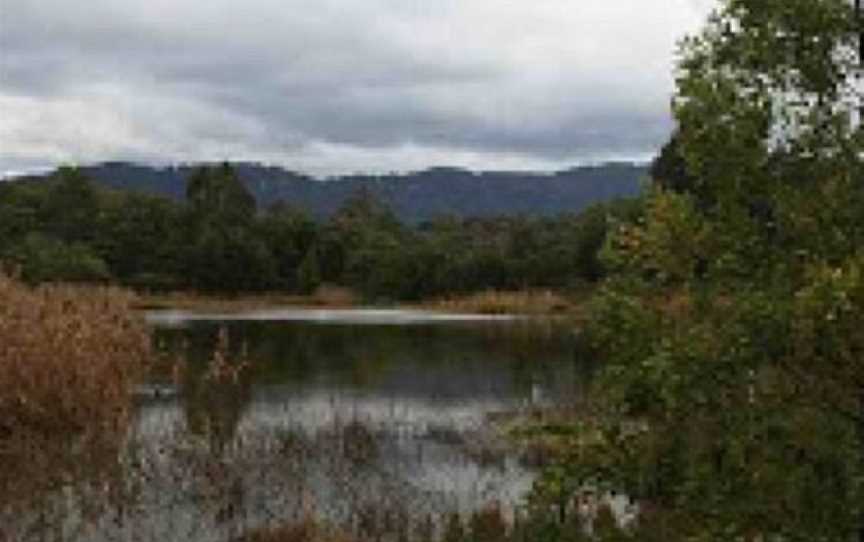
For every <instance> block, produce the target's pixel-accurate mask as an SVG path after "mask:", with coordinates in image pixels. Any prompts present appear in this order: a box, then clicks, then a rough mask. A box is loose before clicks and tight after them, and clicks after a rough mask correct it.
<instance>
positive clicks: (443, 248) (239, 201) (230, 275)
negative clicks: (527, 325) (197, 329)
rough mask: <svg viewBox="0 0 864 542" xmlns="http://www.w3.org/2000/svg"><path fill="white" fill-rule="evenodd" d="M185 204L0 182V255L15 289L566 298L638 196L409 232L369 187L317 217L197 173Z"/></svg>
mask: <svg viewBox="0 0 864 542" xmlns="http://www.w3.org/2000/svg"><path fill="white" fill-rule="evenodd" d="M185 196H186V197H185V199H184V201H176V200H173V199H170V198H166V197H162V196H156V195H148V194H142V193H137V192H129V191H120V190H112V189H109V188H104V187H102V186H100V185H98V184H96V183H94V182H92V181H91V180H90V179H89V178H88V177H87V176H86V175H85V174H84V173H83V172H82V171H81V170H79V169H76V168H61V169H59V170H58V171H57V172H56V173H55V174H53V175H52V176H51V177H50V178H49V179H47V180H31V181H18V182H10V183H5V184H4V185H2V186H0V202H2V205H0V260H2V261H3V263H4V265H5V266H6V267H12V268H14V269H16V270H17V272H19V273H20V274H21V276H22V278H24V279H25V280H27V281H29V282H32V283H38V282H44V281H60V280H62V281H91V282H93V281H95V282H116V283H120V284H123V285H127V286H131V287H135V288H141V289H148V290H169V289H194V290H199V291H205V292H252V291H265V290H270V291H284V292H292V293H310V292H312V291H314V290H315V289H316V288H317V287H318V286H319V285H321V284H323V283H327V284H334V285H339V286H345V287H348V288H351V289H353V290H355V291H356V292H358V293H359V294H361V295H363V296H364V297H365V298H367V299H369V300H397V299H420V298H426V297H430V296H438V295H446V294H455V293H464V292H470V291H475V290H481V289H523V288H556V289H566V288H570V287H575V286H579V285H581V284H584V283H592V282H595V281H597V280H599V279H600V278H601V277H602V276H603V274H604V272H605V271H604V267H603V265H602V264H601V263H600V261H599V260H598V257H597V253H598V250H599V248H600V247H601V246H602V244H603V241H604V238H605V235H606V231H607V229H608V225H609V224H610V223H612V222H614V221H615V220H626V219H628V217H632V216H635V214H636V213H638V205H637V204H636V202H635V200H630V199H620V200H615V201H611V202H607V203H603V204H597V205H594V206H593V207H590V208H589V209H587V210H585V211H584V212H581V213H579V214H575V213H574V214H563V215H559V216H556V217H529V216H500V217H491V218H490V217H484V218H460V217H453V216H449V217H448V216H442V217H439V218H436V219H434V220H429V221H425V222H422V223H420V224H406V223H404V222H402V221H400V220H399V219H398V218H397V217H396V215H395V214H394V213H393V211H392V210H391V209H390V208H389V207H388V206H387V205H386V204H385V203H383V202H382V200H381V199H379V198H378V197H376V196H375V195H373V194H372V193H371V192H370V191H368V190H359V191H357V192H356V193H354V194H353V195H352V196H351V197H350V198H348V200H346V201H345V203H344V204H343V205H342V206H341V207H340V208H339V209H338V210H337V211H336V212H335V213H334V214H333V215H332V216H330V217H329V218H327V219H322V220H314V219H313V218H311V217H310V215H309V214H307V212H306V211H305V210H304V209H300V208H297V207H296V206H293V205H291V203H290V202H284V201H280V202H277V203H276V204H273V205H270V206H268V207H266V208H263V209H261V208H259V207H258V205H257V204H256V200H255V198H254V197H253V196H252V194H251V193H250V192H249V190H248V189H247V188H246V187H245V186H244V184H243V182H241V179H240V178H239V176H238V173H237V171H236V170H235V168H234V167H233V166H232V165H230V164H227V163H226V164H222V165H215V166H214V165H211V166H202V167H200V168H198V169H196V170H193V171H192V173H191V175H190V176H189V178H188V179H187V182H186V187H185Z"/></svg>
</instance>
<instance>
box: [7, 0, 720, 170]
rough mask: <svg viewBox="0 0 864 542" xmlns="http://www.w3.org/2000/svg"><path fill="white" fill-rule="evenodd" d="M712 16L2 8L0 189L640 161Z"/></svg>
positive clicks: (385, 6)
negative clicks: (47, 177) (241, 170)
mask: <svg viewBox="0 0 864 542" xmlns="http://www.w3.org/2000/svg"><path fill="white" fill-rule="evenodd" d="M711 5H712V3H711V1H710V0H242V1H241V0H87V1H86V2H82V1H79V0H0V174H3V173H7V174H8V173H10V172H21V171H30V170H34V169H40V168H50V167H53V166H56V165H59V164H86V163H94V162H100V161H108V160H128V161H138V162H145V163H152V164H170V163H178V162H197V161H214V160H232V161H234V160H236V161H240V160H242V161H260V162H264V163H267V164H272V165H280V166H284V167H287V168H289V169H294V170H299V171H304V172H308V173H311V174H314V175H319V176H329V175H338V174H344V173H352V172H389V171H408V170H417V169H421V168H424V167H428V166H431V165H452V166H461V167H467V168H471V169H493V170H515V169H534V170H552V169H559V168H566V167H571V166H575V165H580V164H585V163H596V162H599V161H605V160H637V161H642V160H648V159H650V158H651V157H652V156H653V155H654V154H655V153H656V151H657V149H658V148H659V147H660V146H661V145H662V143H663V142H664V141H665V139H666V138H667V137H668V134H669V132H670V130H671V127H672V121H671V118H670V114H669V102H670V98H671V95H672V92H673V90H674V82H673V70H674V66H675V55H676V46H677V43H678V42H679V40H680V39H681V38H682V37H684V36H685V35H687V34H690V33H694V32H696V31H698V29H699V27H700V26H701V24H702V23H703V22H704V20H705V17H706V15H707V13H708V11H709V9H710V8H711Z"/></svg>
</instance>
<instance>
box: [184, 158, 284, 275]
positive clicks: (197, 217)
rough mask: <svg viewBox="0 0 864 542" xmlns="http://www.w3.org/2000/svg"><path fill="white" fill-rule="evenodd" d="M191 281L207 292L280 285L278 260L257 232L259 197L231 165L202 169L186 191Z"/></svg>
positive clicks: (187, 252) (189, 183) (186, 253)
mask: <svg viewBox="0 0 864 542" xmlns="http://www.w3.org/2000/svg"><path fill="white" fill-rule="evenodd" d="M186 197H187V205H188V215H187V224H188V226H187V228H188V236H189V240H188V247H187V249H186V251H185V254H184V256H185V260H186V267H187V275H188V280H190V282H191V285H192V286H194V287H197V288H201V289H203V290H216V291H219V290H221V291H244V290H262V289H266V288H270V287H273V286H274V285H275V284H276V277H277V271H276V262H275V261H274V259H273V255H272V254H271V252H270V249H269V247H268V246H267V245H266V244H265V243H264V242H263V241H262V240H261V238H260V237H259V236H256V232H255V225H256V224H255V219H256V205H255V198H254V197H253V196H252V194H251V193H250V192H249V191H248V190H247V189H246V187H245V186H244V185H243V183H242V182H241V181H240V179H239V178H238V177H237V175H236V173H235V171H234V169H233V167H231V165H230V164H227V163H225V164H222V165H221V166H215V167H202V168H199V169H198V170H196V171H195V172H194V173H193V174H192V176H191V177H190V178H189V182H188V185H187V189H186Z"/></svg>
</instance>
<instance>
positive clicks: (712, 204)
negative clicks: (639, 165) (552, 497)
mask: <svg viewBox="0 0 864 542" xmlns="http://www.w3.org/2000/svg"><path fill="white" fill-rule="evenodd" d="M856 24H858V23H857V20H856V18H855V16H854V13H853V11H852V9H851V5H850V4H849V3H848V2H844V1H842V0H782V1H781V0H726V1H724V2H722V3H721V6H720V8H719V9H718V10H717V11H716V12H715V13H714V14H713V15H712V16H711V18H710V20H709V22H708V24H707V26H706V28H705V29H704V30H703V32H702V33H701V34H700V35H698V36H696V37H693V38H690V39H688V40H686V41H685V42H684V43H683V45H682V49H681V62H680V65H679V71H678V74H677V80H678V93H677V96H676V98H675V100H674V112H675V116H676V119H677V121H678V127H679V131H678V133H677V134H676V136H675V140H674V146H675V147H676V148H675V149H673V150H674V151H675V152H676V153H680V155H679V156H680V158H681V160H682V162H681V163H679V164H677V165H676V166H675V167H674V168H673V170H675V168H678V167H679V166H683V168H684V169H683V171H684V172H686V174H687V176H688V178H687V183H686V184H685V187H686V189H684V190H680V188H681V186H680V185H676V184H674V182H675V179H674V178H671V177H673V176H670V178H669V179H666V180H668V181H672V184H667V183H662V182H661V183H659V186H657V187H655V189H654V191H653V193H651V194H650V195H649V196H648V197H647V198H646V201H645V212H644V217H643V218H642V220H641V221H639V222H638V223H636V224H630V225H625V226H622V227H620V228H618V229H617V231H616V232H615V233H614V234H613V235H611V236H610V237H609V239H608V241H607V243H606V246H605V247H604V249H603V253H602V255H603V258H604V261H605V262H606V265H607V266H609V268H610V269H611V270H612V273H611V276H610V277H609V278H608V279H607V281H606V282H605V284H604V286H603V288H602V289H601V292H600V293H599V295H598V296H597V297H596V298H595V300H594V302H593V307H592V311H591V318H590V323H589V326H588V329H587V330H586V334H587V336H588V337H589V338H590V339H591V341H592V343H593V345H594V347H595V348H596V349H597V351H598V353H599V354H601V355H602V356H603V359H605V360H606V361H607V367H606V368H605V370H604V372H603V375H602V377H601V378H600V379H599V382H598V387H597V390H596V397H597V405H598V408H597V411H596V412H595V413H594V415H593V416H592V417H591V418H590V420H589V421H586V422H585V423H584V425H583V426H582V428H581V429H582V432H581V433H580V434H582V435H583V437H582V438H581V439H579V441H578V443H577V444H574V446H573V448H572V454H571V457H570V458H569V460H567V461H565V462H564V463H563V465H562V467H560V468H559V469H557V470H554V471H549V472H547V476H546V477H545V479H544V481H543V482H542V483H541V484H540V485H539V486H538V488H540V489H542V488H544V487H546V488H549V487H553V488H558V493H559V494H560V493H561V492H562V491H563V492H564V493H565V495H564V498H567V495H566V493H567V491H571V492H575V491H578V490H579V488H582V487H585V485H586V484H589V485H592V484H593V485H596V486H600V487H605V488H609V489H614V490H617V491H623V492H625V493H627V494H629V495H631V496H632V497H634V498H635V499H637V500H638V501H639V502H640V504H641V506H642V514H641V517H640V520H639V523H640V524H641V527H640V528H641V529H642V532H648V531H652V532H655V533H656V532H662V533H664V539H665V540H724V541H726V540H742V541H744V540H790V541H792V540H801V541H804V540H809V541H813V540H826V541H827V540H831V541H833V540H838V541H848V540H851V539H853V537H854V536H855V535H856V534H858V533H859V529H862V528H864V523H862V521H864V504H862V503H864V410H862V407H864V403H862V401H864V365H862V362H864V361H862V352H864V349H862V347H864V321H862V318H864V317H862V315H864V294H862V292H864V275H862V271H864V268H862V265H864V259H862V248H861V247H862V246H864V199H862V197H864V168H862V151H864V146H862V142H864V140H862V131H861V128H860V127H859V126H857V125H856V124H855V123H854V122H853V118H854V110H855V108H856V107H857V106H858V103H859V102H860V100H861V95H860V90H858V91H856V90H855V88H856V87H855V78H856V76H857V69H856V67H855V64H856V59H855V58H854V50H855V49H854V47H853V45H854V37H855V34H856V33H855V32H854V30H855V29H856ZM677 171H681V170H680V169H678V170H677ZM681 178H683V177H678V179H681ZM562 488H564V489H562ZM566 488H569V489H566ZM538 490H539V489H538Z"/></svg>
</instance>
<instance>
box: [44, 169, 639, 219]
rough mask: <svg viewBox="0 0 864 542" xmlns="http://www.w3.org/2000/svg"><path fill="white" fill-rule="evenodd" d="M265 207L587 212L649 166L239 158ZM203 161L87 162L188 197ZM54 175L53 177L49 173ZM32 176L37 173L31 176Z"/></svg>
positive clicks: (137, 184) (136, 186) (403, 215)
mask: <svg viewBox="0 0 864 542" xmlns="http://www.w3.org/2000/svg"><path fill="white" fill-rule="evenodd" d="M232 166H233V167H234V169H235V171H236V172H237V174H238V176H239V178H240V179H241V181H242V182H243V184H244V185H245V186H246V187H247V188H248V189H249V191H250V192H251V193H252V194H253V195H254V196H255V198H256V201H257V202H258V205H259V207H267V206H270V205H272V204H274V203H276V202H278V201H284V202H286V203H288V204H291V205H293V206H296V207H299V208H302V209H305V210H306V211H307V212H309V213H310V214H311V215H312V216H314V217H316V218H325V217H327V216H329V215H331V214H332V213H333V212H335V211H336V210H337V209H338V208H339V207H340V205H342V203H343V202H344V201H345V200H346V199H347V198H348V197H349V196H351V195H352V194H354V193H356V192H358V191H361V190H366V191H369V192H371V193H372V194H374V195H375V196H377V197H379V198H380V199H382V200H383V201H385V202H386V203H387V204H389V205H390V206H391V208H392V209H393V210H394V212H395V213H396V215H397V216H398V217H399V218H400V219H402V220H406V221H409V222H420V221H423V220H427V219H430V218H432V217H435V216H441V215H453V216H477V217H483V216H494V215H508V214H526V215H542V216H550V215H556V214H561V213H566V212H579V211H581V210H582V209H584V208H585V207H587V206H589V205H591V204H593V203H597V202H602V201H608V200H611V199H615V198H620V197H632V196H635V195H637V194H639V192H640V191H641V186H642V184H643V179H644V178H645V177H646V176H647V174H648V168H647V166H646V165H643V164H635V163H627V162H610V163H604V164H598V165H593V166H583V167H574V168H571V169H566V170H562V171H557V172H552V173H540V172H509V171H481V172H475V171H470V170H466V169H461V168H455V167H433V168H429V169H426V170H423V171H418V172H412V173H391V174H385V175H347V176H341V177H331V178H328V179H316V178H314V177H311V176H308V175H304V174H302V173H298V172H295V171H291V170H287V169H284V168H281V167H274V166H267V165H262V164H257V163H249V162H237V163H232ZM195 167H197V166H196V165H195V164H186V165H177V166H169V167H153V166H149V165H142V164H135V163H129V162H106V163H102V164H97V165H91V166H84V167H81V170H82V171H83V173H84V174H85V175H87V176H88V177H89V178H91V179H92V180H94V181H95V182H97V183H98V184H101V185H104V186H107V187H110V188H114V189H119V190H132V191H139V192H145V193H152V194H161V195H164V196H168V197H171V198H174V199H178V200H181V199H183V197H184V192H185V186H186V179H187V178H188V177H189V175H190V174H191V173H192V172H193V170H194V169H195ZM47 176H48V175H46V176H45V177H47ZM30 179H32V177H30Z"/></svg>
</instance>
